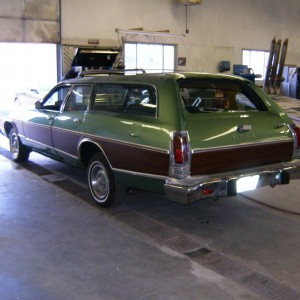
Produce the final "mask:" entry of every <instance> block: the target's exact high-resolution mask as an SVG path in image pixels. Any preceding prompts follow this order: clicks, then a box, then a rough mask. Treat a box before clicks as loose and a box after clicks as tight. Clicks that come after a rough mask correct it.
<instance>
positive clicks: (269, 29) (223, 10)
mask: <svg viewBox="0 0 300 300" xmlns="http://www.w3.org/2000/svg"><path fill="white" fill-rule="evenodd" d="M61 7H62V42H63V44H66V45H76V44H78V45H80V44H88V42H89V41H90V42H91V41H92V42H95V41H97V40H99V44H98V45H100V46H101V45H118V44H119V45H120V44H121V43H122V41H121V39H123V40H126V41H140V42H150V43H153V42H154V43H155V42H157V43H170V44H176V45H178V47H177V49H178V53H177V54H178V56H179V57H186V58H187V63H186V67H183V68H182V67H181V69H187V70H196V71H207V72H217V70H218V63H219V61H221V60H229V61H231V63H232V64H239V63H241V60H242V49H259V50H269V47H270V42H271V40H272V38H273V37H276V38H282V39H285V38H288V39H289V48H288V54H287V59H286V63H287V64H295V65H300V47H299V45H300V30H299V25H300V18H299V15H300V1H299V0H285V1H282V0H264V1H261V0H251V1H249V0H226V1H224V0H203V1H202V4H201V5H195V6H189V7H187V15H188V18H187V27H188V29H189V33H188V34H185V30H186V8H185V6H182V5H179V4H177V1H176V0H127V1H124V0H85V1H82V0H61ZM140 27H142V28H143V29H144V30H145V31H157V30H169V31H170V32H171V33H173V34H179V35H181V34H185V37H184V38H180V37H158V36H147V35H132V34H130V35H129V34H117V33H116V32H115V29H116V28H121V29H132V28H140Z"/></svg>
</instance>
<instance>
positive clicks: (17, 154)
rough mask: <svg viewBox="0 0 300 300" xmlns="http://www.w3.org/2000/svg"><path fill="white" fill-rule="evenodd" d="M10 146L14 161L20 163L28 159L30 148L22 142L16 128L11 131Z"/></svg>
mask: <svg viewBox="0 0 300 300" xmlns="http://www.w3.org/2000/svg"><path fill="white" fill-rule="evenodd" d="M9 148H10V153H11V156H12V159H13V160H14V161H16V162H20V163H22V162H26V161H28V158H29V154H30V150H29V149H28V148H26V147H25V146H24V145H23V144H22V142H21V141H20V138H19V137H18V134H17V131H16V130H15V129H14V128H12V129H11V130H10V132H9Z"/></svg>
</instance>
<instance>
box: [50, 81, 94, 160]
mask: <svg viewBox="0 0 300 300" xmlns="http://www.w3.org/2000/svg"><path fill="white" fill-rule="evenodd" d="M92 88H93V85H91V84H78V85H75V86H74V87H73V89H72V90H71V92H70V94H69V95H68V98H67V99H66V102H65V104H64V107H63V108H62V109H61V111H60V112H59V113H58V114H57V115H56V116H55V118H54V121H53V126H52V142H53V146H54V148H55V150H56V151H57V154H58V156H59V158H60V159H61V160H69V159H72V158H73V159H77V148H78V143H79V140H80V137H81V131H82V124H83V122H84V119H85V115H86V111H87V109H88V104H89V99H90V95H91V91H92Z"/></svg>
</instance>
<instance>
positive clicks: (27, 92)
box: [14, 88, 49, 107]
mask: <svg viewBox="0 0 300 300" xmlns="http://www.w3.org/2000/svg"><path fill="white" fill-rule="evenodd" d="M48 92H49V90H40V89H35V88H27V89H24V90H23V91H20V92H17V93H16V95H15V99H14V104H15V105H19V106H21V105H22V106H27V107H30V106H31V107H34V105H35V103H36V102H37V101H39V100H41V99H42V98H43V97H44V96H45V95H46V94H47V93H48Z"/></svg>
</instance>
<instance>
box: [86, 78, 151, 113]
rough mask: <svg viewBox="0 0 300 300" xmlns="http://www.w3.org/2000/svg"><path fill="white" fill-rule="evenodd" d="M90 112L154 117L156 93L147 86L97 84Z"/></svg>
mask: <svg viewBox="0 0 300 300" xmlns="http://www.w3.org/2000/svg"><path fill="white" fill-rule="evenodd" d="M91 110H94V111H107V112H113V113H124V114H128V115H138V116H147V117H155V116H156V115H157V97H156V92H155V89H154V88H153V87H152V86H147V85H134V84H97V85H96V86H95V89H94V93H93V100H92V106H91Z"/></svg>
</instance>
